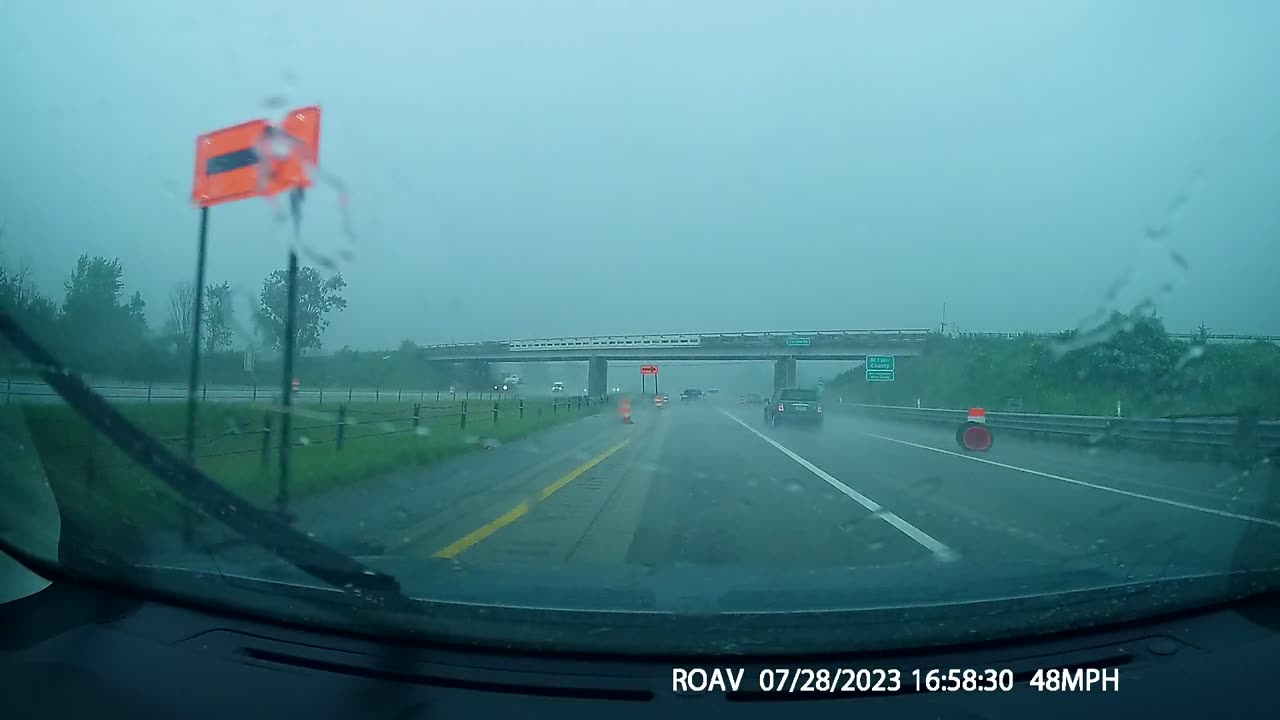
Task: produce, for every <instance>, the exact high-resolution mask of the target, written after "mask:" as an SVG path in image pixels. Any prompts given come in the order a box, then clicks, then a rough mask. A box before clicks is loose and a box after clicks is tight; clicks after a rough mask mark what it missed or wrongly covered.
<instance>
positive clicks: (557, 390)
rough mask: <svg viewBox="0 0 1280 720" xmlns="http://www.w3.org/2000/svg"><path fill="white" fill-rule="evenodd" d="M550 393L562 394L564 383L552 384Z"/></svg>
mask: <svg viewBox="0 0 1280 720" xmlns="http://www.w3.org/2000/svg"><path fill="white" fill-rule="evenodd" d="M551 392H553V393H562V392H564V383H562V382H554V383H551Z"/></svg>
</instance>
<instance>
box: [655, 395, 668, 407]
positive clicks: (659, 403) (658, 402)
mask: <svg viewBox="0 0 1280 720" xmlns="http://www.w3.org/2000/svg"><path fill="white" fill-rule="evenodd" d="M669 399H670V398H668V397H667V396H666V395H654V396H653V406H654V407H656V408H661V407H665V406H666V404H667V400H669Z"/></svg>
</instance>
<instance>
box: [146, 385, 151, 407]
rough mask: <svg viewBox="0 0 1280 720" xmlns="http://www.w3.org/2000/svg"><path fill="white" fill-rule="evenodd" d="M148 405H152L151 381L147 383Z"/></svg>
mask: <svg viewBox="0 0 1280 720" xmlns="http://www.w3.org/2000/svg"><path fill="white" fill-rule="evenodd" d="M147 404H148V405H150V404H151V381H150V380H148V381H147Z"/></svg>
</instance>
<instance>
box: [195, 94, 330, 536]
mask: <svg viewBox="0 0 1280 720" xmlns="http://www.w3.org/2000/svg"><path fill="white" fill-rule="evenodd" d="M280 140H283V141H284V143H283V145H284V146H287V151H286V152H284V153H277V152H275V151H273V150H272V147H273V145H274V144H275V143H273V141H280ZM319 156H320V108H319V106H314V105H313V106H310V107H305V108H299V109H297V110H293V111H290V112H289V113H288V114H286V115H285V117H284V119H283V121H282V122H281V123H280V125H279V126H278V127H277V126H274V125H272V124H271V123H268V122H267V121H266V120H262V119H259V120H251V121H249V122H247V123H241V124H240V125H234V126H232V127H227V128H223V129H221V130H215V131H214V132H211V133H206V134H204V135H201V136H199V137H197V138H196V167H195V184H194V187H193V188H192V191H191V200H192V202H193V203H194V204H196V205H198V206H199V207H200V209H201V215H200V248H199V260H198V263H197V268H196V300H195V318H193V321H192V327H193V333H192V352H191V374H190V379H189V382H188V386H187V405H188V407H187V428H186V429H187V437H186V442H187V459H188V460H189V461H191V462H194V458H195V412H196V410H195V392H196V386H197V385H198V384H199V375H200V322H201V317H200V316H201V315H202V314H203V301H204V298H203V293H204V283H205V278H204V274H205V261H206V255H207V242H206V239H207V229H208V217H209V206H211V205H217V204H219V203H225V202H234V201H237V200H245V199H248V198H254V197H271V196H274V195H277V194H279V193H281V192H285V191H288V192H289V193H290V198H289V199H290V206H291V209H292V211H293V220H294V240H295V244H294V247H293V248H291V249H290V251H289V280H288V309H287V311H286V313H285V318H284V337H283V338H281V344H282V346H283V349H284V363H283V365H284V383H283V389H282V392H281V398H280V400H281V409H282V413H281V422H280V425H281V433H280V492H279V495H278V496H277V498H276V501H277V507H278V509H279V511H280V513H281V515H283V516H285V518H286V519H288V512H287V509H288V501H289V486H288V480H289V448H290V445H289V431H290V420H291V418H290V414H289V407H290V405H291V400H292V394H291V380H292V374H293V351H294V335H295V333H296V330H295V327H294V322H295V315H296V314H297V310H298V298H297V292H298V291H297V284H298V283H297V280H298V255H297V249H296V248H297V243H296V241H297V239H298V238H297V235H298V232H299V223H300V212H301V204H302V191H303V188H307V187H310V186H311V180H310V178H309V177H308V169H307V166H308V165H316V164H318V162H319ZM247 365H250V366H251V363H247ZM246 369H247V368H246Z"/></svg>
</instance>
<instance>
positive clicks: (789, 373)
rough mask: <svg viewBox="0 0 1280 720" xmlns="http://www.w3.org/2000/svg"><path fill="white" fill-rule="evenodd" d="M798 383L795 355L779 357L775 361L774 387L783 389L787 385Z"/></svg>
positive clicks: (792, 385)
mask: <svg viewBox="0 0 1280 720" xmlns="http://www.w3.org/2000/svg"><path fill="white" fill-rule="evenodd" d="M795 384H796V359H795V358H793V357H789V358H779V359H778V360H775V361H774V362H773V389H774V391H775V392H776V391H778V390H781V389H782V388H786V387H795Z"/></svg>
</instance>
